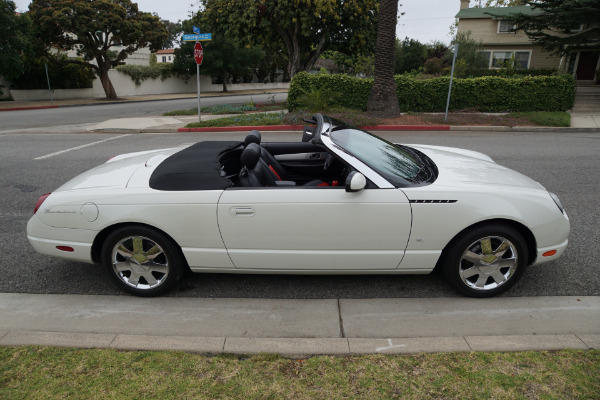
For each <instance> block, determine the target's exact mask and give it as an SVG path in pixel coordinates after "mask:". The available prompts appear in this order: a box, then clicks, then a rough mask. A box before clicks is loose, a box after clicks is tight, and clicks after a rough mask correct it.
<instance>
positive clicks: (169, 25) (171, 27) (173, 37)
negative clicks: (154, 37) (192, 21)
mask: <svg viewBox="0 0 600 400" xmlns="http://www.w3.org/2000/svg"><path fill="white" fill-rule="evenodd" d="M160 22H162V23H163V24H164V25H165V28H166V29H167V37H166V39H165V40H164V42H163V44H162V48H163V49H172V48H173V47H175V45H176V44H177V43H178V42H179V35H180V34H181V33H182V32H183V25H181V21H177V22H171V21H169V20H167V19H161V20H160Z"/></svg>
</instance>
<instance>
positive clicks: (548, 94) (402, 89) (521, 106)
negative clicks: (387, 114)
mask: <svg viewBox="0 0 600 400" xmlns="http://www.w3.org/2000/svg"><path fill="white" fill-rule="evenodd" d="M394 80H395V81H396V86H397V93H398V104H399V105H400V110H401V111H403V112H407V111H415V112H439V111H444V110H445V109H446V99H447V97H448V85H449V83H450V78H449V77H441V78H432V79H425V80H419V79H415V78H413V77H411V76H406V75H397V76H395V77H394ZM372 84H373V80H372V79H362V78H353V77H350V76H347V75H343V74H338V75H324V74H319V75H311V74H309V73H307V72H300V73H298V74H297V75H296V76H294V79H292V82H291V84H290V89H289V92H288V109H289V110H290V111H294V110H298V109H301V108H302V105H301V104H300V102H299V101H298V98H299V97H300V96H301V95H302V93H303V92H304V91H306V92H310V91H311V90H315V89H316V88H321V87H325V88H327V89H329V90H331V91H333V92H335V93H337V96H336V101H335V104H332V105H335V106H342V107H348V108H353V109H359V110H366V107H367V101H368V99H369V94H370V91H371V85H372ZM574 101H575V80H574V79H573V77H572V76H571V75H557V76H533V77H532V76H527V77H523V78H502V77H495V76H485V77H480V78H468V79H454V81H453V83H452V95H451V98H450V109H452V110H477V111H484V112H512V111H566V110H568V109H570V108H572V107H573V102H574Z"/></svg>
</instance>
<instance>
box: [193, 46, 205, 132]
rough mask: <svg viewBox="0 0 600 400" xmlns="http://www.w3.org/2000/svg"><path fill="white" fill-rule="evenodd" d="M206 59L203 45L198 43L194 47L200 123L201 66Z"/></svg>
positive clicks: (199, 119)
mask: <svg viewBox="0 0 600 400" xmlns="http://www.w3.org/2000/svg"><path fill="white" fill-rule="evenodd" d="M203 59H204V50H203V49H202V43H200V42H196V44H195V45H194V60H196V83H197V86H198V122H200V121H201V118H200V64H202V60H203Z"/></svg>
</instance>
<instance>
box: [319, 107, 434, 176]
mask: <svg viewBox="0 0 600 400" xmlns="http://www.w3.org/2000/svg"><path fill="white" fill-rule="evenodd" d="M315 120H316V121H317V122H318V123H317V130H316V135H315V136H316V137H315V141H316V142H321V143H322V144H323V145H325V146H326V147H327V148H328V149H330V150H331V151H333V152H334V153H335V154H336V155H338V156H339V157H341V158H342V159H344V161H346V162H347V163H349V164H350V165H352V166H353V167H354V168H356V169H357V170H358V171H360V172H361V173H363V175H365V176H366V177H367V178H368V179H369V180H371V181H372V182H373V183H375V184H376V185H377V186H378V187H380V188H403V187H415V186H424V185H429V184H431V183H432V182H433V181H434V180H435V178H436V175H437V174H436V171H437V168H436V167H435V164H434V163H433V161H432V160H431V159H430V158H429V157H427V156H426V155H424V154H423V153H421V152H419V151H417V150H416V149H413V148H410V147H407V146H402V145H399V144H395V143H391V142H389V141H387V140H385V139H383V138H381V137H379V136H377V135H374V134H372V133H370V132H367V131H365V130H363V129H358V128H355V127H352V126H348V125H347V124H344V123H343V122H340V121H337V120H335V119H332V118H330V117H328V116H325V115H320V114H318V115H316V116H315ZM342 130H355V131H358V132H359V133H360V134H366V135H368V136H370V137H372V138H375V139H377V140H378V141H381V143H382V145H388V146H393V147H395V148H396V149H397V150H398V151H399V152H401V153H403V155H404V157H405V159H406V160H408V161H409V162H412V163H414V168H415V169H416V170H417V172H416V175H415V176H414V177H412V178H411V177H406V178H405V177H402V176H398V175H396V174H391V173H389V172H386V171H384V170H382V169H381V168H378V167H377V165H374V164H373V163H372V162H369V161H368V160H363V159H361V158H360V157H359V156H358V155H356V154H353V153H352V152H351V151H350V150H349V149H346V148H344V147H343V146H342V145H341V144H339V143H336V141H335V140H334V139H333V138H332V133H333V134H334V136H335V132H336V131H342ZM396 149H395V150H396ZM403 162H404V161H403ZM419 174H424V175H425V176H426V179H416V178H417V177H418V176H419Z"/></svg>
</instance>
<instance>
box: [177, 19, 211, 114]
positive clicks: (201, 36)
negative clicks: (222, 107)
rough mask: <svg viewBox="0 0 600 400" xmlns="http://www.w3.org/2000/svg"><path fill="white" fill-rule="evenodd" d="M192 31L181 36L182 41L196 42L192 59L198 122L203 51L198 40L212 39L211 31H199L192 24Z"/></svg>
mask: <svg viewBox="0 0 600 400" xmlns="http://www.w3.org/2000/svg"><path fill="white" fill-rule="evenodd" d="M193 30H194V33H193V34H190V33H186V34H184V35H183V36H182V38H181V39H182V40H183V41H184V42H196V44H195V45H194V60H196V84H197V86H198V122H200V64H202V59H203V58H204V51H203V50H202V44H201V43H200V41H206V40H212V33H200V28H197V27H195V26H194V29H193Z"/></svg>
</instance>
